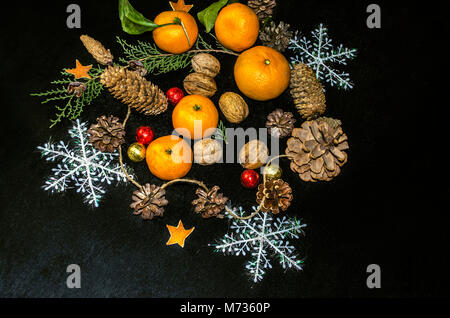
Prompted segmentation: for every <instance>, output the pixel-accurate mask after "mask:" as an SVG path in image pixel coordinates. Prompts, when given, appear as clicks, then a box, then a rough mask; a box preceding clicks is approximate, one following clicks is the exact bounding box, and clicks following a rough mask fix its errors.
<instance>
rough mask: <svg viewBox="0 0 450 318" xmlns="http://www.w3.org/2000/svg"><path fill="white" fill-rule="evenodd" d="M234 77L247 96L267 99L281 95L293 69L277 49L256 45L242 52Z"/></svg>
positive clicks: (235, 65) (237, 61)
mask: <svg viewBox="0 0 450 318" xmlns="http://www.w3.org/2000/svg"><path fill="white" fill-rule="evenodd" d="M234 79H235V81H236V84H237V86H238V88H239V90H240V91H241V92H242V93H243V94H244V95H245V96H247V97H249V98H251V99H254V100H258V101H266V100H269V99H273V98H276V97H278V96H280V95H281V94H282V93H283V92H284V91H285V90H286V88H287V87H288V86H289V81H290V79H291V69H290V67H289V63H288V61H287V60H286V58H285V57H284V56H283V54H281V53H280V52H278V51H277V50H275V49H272V48H270V47H267V46H255V47H252V48H251V49H248V50H247V51H245V52H242V53H241V54H240V55H239V57H238V58H237V60H236V63H235V64H234Z"/></svg>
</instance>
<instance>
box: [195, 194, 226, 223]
mask: <svg viewBox="0 0 450 318" xmlns="http://www.w3.org/2000/svg"><path fill="white" fill-rule="evenodd" d="M219 190H220V188H219V187H218V186H214V187H213V188H212V189H211V190H209V192H206V191H205V190H203V189H202V188H198V189H197V191H196V192H195V194H197V195H198V198H197V199H195V200H194V201H192V205H194V206H195V212H196V213H201V214H202V217H204V218H210V217H213V216H215V217H218V218H223V215H219V213H220V212H222V211H223V209H225V204H226V203H227V201H228V198H227V197H224V196H223V194H222V193H217V192H218V191H219Z"/></svg>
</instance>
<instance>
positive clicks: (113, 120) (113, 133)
mask: <svg viewBox="0 0 450 318" xmlns="http://www.w3.org/2000/svg"><path fill="white" fill-rule="evenodd" d="M87 132H88V134H89V142H90V143H91V144H92V145H93V146H94V147H95V148H96V149H98V150H100V151H102V152H114V151H116V150H117V149H118V148H119V146H120V145H121V144H123V143H124V142H125V138H124V136H125V129H124V128H123V125H122V123H121V122H120V121H119V118H117V117H114V116H112V115H111V116H109V117H106V116H105V115H103V116H101V117H99V118H97V124H92V125H91V127H90V128H89V130H88V131H87Z"/></svg>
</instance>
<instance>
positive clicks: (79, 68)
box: [66, 60, 92, 79]
mask: <svg viewBox="0 0 450 318" xmlns="http://www.w3.org/2000/svg"><path fill="white" fill-rule="evenodd" d="M75 65H76V66H75V68H72V69H68V70H66V72H67V73H70V74H73V75H75V79H79V78H82V77H84V78H91V76H90V75H89V74H88V73H89V71H90V69H91V68H92V64H91V65H87V66H84V65H81V63H80V61H78V60H75Z"/></svg>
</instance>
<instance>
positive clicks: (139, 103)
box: [100, 66, 168, 115]
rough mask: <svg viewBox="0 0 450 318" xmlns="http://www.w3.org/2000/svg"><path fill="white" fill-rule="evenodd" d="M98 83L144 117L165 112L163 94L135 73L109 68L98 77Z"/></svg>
mask: <svg viewBox="0 0 450 318" xmlns="http://www.w3.org/2000/svg"><path fill="white" fill-rule="evenodd" d="M100 82H101V83H102V85H104V86H106V87H108V89H109V91H110V92H111V94H112V95H113V96H114V97H115V98H117V99H120V100H121V101H122V102H123V103H125V104H127V105H130V106H131V107H133V108H134V109H136V110H137V111H139V112H141V113H143V114H145V115H158V114H161V113H163V112H165V111H166V110H167V106H168V101H167V97H166V95H165V94H164V92H163V91H161V90H160V89H159V88H158V86H156V85H153V84H152V83H150V82H149V81H147V80H146V79H145V78H143V77H142V76H141V75H139V74H138V73H137V72H135V71H132V70H128V69H125V68H123V67H119V66H109V67H107V68H106V69H105V70H104V71H103V73H102V75H101V76H100Z"/></svg>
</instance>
